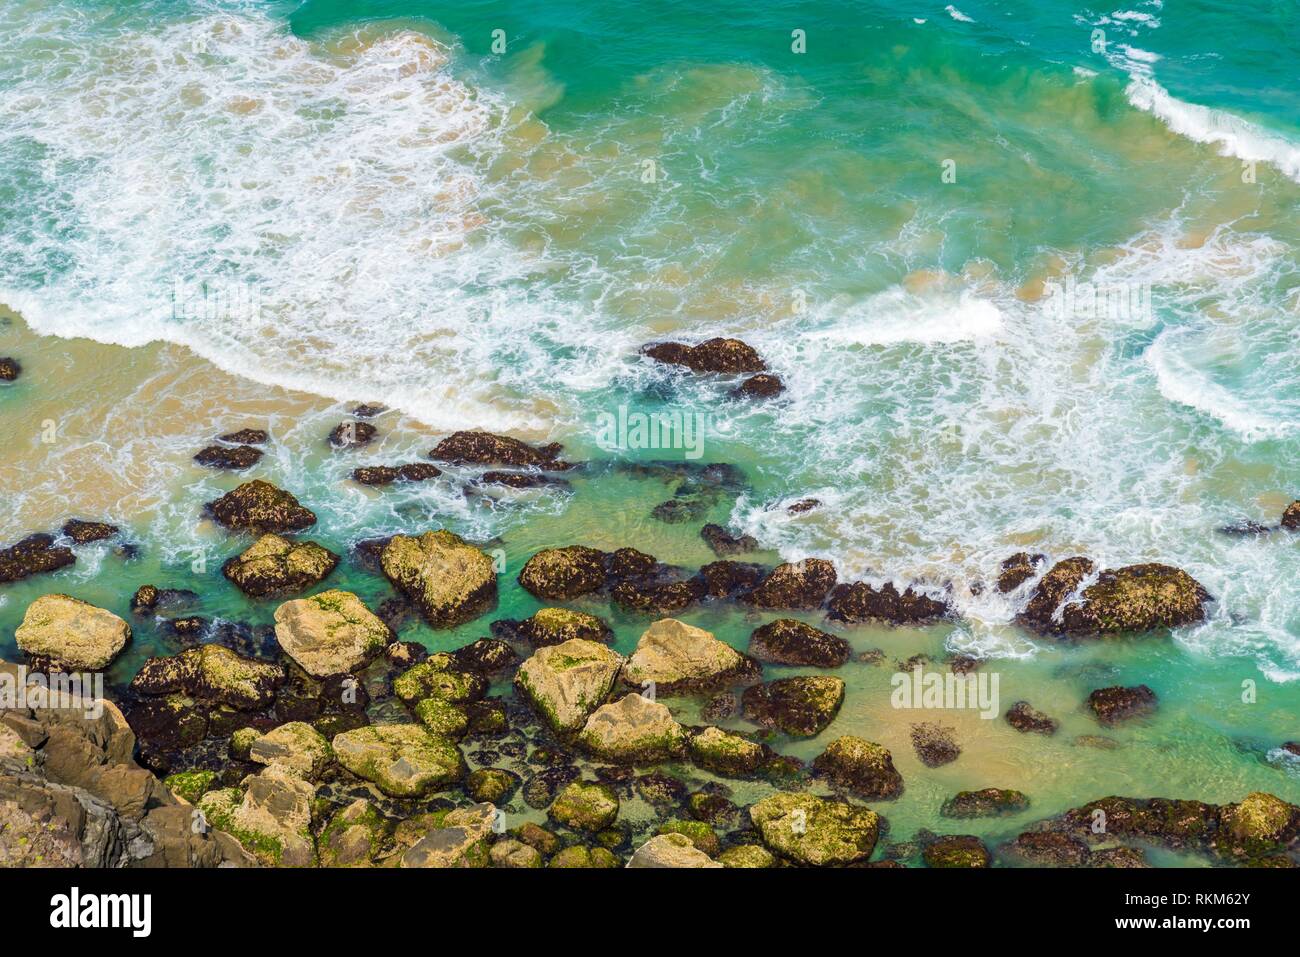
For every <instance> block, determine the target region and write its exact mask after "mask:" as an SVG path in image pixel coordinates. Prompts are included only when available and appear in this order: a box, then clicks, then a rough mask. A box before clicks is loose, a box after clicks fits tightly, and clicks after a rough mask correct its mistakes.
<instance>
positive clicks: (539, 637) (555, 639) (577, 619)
mask: <svg viewBox="0 0 1300 957" xmlns="http://www.w3.org/2000/svg"><path fill="white" fill-rule="evenodd" d="M516 633H517V634H518V635H519V636H520V637H521V638H523V639H524V640H525V641H528V642H529V643H530V644H532V645H534V646H535V647H538V648H540V647H542V646H543V645H559V644H563V643H564V642H566V641H568V640H569V639H570V638H582V639H584V640H585V641H599V642H601V643H602V644H606V645H607V644H609V643H610V642H612V641H613V640H614V630H613V629H612V628H610V627H609V625H607V624H605V623H604V622H603V621H601V620H600V619H599V618H597V617H596V616H595V615H588V614H586V613H585V612H581V611H570V610H569V609H568V608H541V609H539V610H538V611H537V612H536V613H535V614H534V615H533V616H532V617H531V618H526V619H524V620H523V621H521V622H519V624H518V626H517V628H516Z"/></svg>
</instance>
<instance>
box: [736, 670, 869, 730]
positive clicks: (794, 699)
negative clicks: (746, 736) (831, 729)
mask: <svg viewBox="0 0 1300 957" xmlns="http://www.w3.org/2000/svg"><path fill="white" fill-rule="evenodd" d="M843 703H844V682H843V681H841V680H840V679H839V678H832V677H829V676H824V675H801V676H799V677H796V678H780V679H778V680H776V681H769V682H767V683H766V684H761V685H755V686H753V687H752V688H746V689H745V693H744V694H743V695H742V696H741V708H742V709H743V711H744V715H745V717H746V718H747V719H748V720H750V721H752V722H754V723H755V724H757V725H758V726H759V727H762V728H775V729H777V730H780V731H784V732H785V733H786V734H789V735H793V736H796V737H812V736H813V735H816V734H820V733H821V732H822V731H824V730H825V729H826V727H827V725H829V724H830V723H831V722H832V721H833V720H835V715H837V714H838V713H839V710H840V705H841V704H843Z"/></svg>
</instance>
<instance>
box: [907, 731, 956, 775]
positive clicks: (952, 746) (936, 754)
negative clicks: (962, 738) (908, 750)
mask: <svg viewBox="0 0 1300 957" xmlns="http://www.w3.org/2000/svg"><path fill="white" fill-rule="evenodd" d="M911 737H912V749H913V750H914V751H916V756H917V757H918V758H920V759H921V763H922V764H924V765H925V766H926V767H928V768H937V767H941V766H942V765H945V764H951V763H952V762H953V761H956V760H957V758H958V757H959V756H960V755H961V748H960V747H959V746H958V744H957V740H956V738H954V737H953V729H952V728H945V727H943V726H942V725H938V724H935V723H933V722H930V721H923V722H921V723H920V724H914V725H912V732H911Z"/></svg>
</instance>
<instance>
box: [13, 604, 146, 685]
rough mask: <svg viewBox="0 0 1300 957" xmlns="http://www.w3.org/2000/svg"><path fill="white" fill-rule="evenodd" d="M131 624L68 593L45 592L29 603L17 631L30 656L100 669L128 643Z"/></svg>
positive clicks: (79, 668)
mask: <svg viewBox="0 0 1300 957" xmlns="http://www.w3.org/2000/svg"><path fill="white" fill-rule="evenodd" d="M130 637H131V626H130V625H128V624H127V623H126V622H125V621H123V620H122V619H121V618H119V617H117V615H115V614H113V613H112V612H111V611H105V610H104V609H103V608H96V607H95V606H94V605H91V604H88V603H87V602H84V601H80V600H78V599H76V598H71V597H69V596H67V595H43V596H41V597H40V598H38V599H36V600H35V601H34V602H32V603H31V604H30V605H28V606H27V612H26V613H25V614H24V615H23V622H22V624H21V625H19V626H18V628H17V630H16V631H15V632H14V638H15V639H17V641H18V647H19V648H21V649H22V650H23V651H25V652H27V654H29V655H34V656H39V657H44V658H50V659H52V660H54V661H57V662H58V663H59V664H61V665H63V666H64V667H65V668H68V669H70V670H72V671H100V670H102V669H104V668H106V667H107V666H108V664H109V662H111V661H112V660H113V659H114V658H116V657H117V655H118V653H119V652H120V651H121V650H122V649H123V648H124V647H125V646H126V643H127V641H128V640H129V639H130Z"/></svg>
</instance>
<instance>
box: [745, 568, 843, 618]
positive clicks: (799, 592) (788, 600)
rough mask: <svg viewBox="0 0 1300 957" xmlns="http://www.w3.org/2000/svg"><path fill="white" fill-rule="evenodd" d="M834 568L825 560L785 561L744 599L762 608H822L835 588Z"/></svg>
mask: <svg viewBox="0 0 1300 957" xmlns="http://www.w3.org/2000/svg"><path fill="white" fill-rule="evenodd" d="M835 580H836V575H835V566H834V565H832V564H831V563H830V562H829V561H827V560H826V559H824V558H805V559H804V560H803V561H801V562H786V563H785V564H783V565H778V566H777V567H776V568H775V569H773V571H772V574H770V575H768V576H767V577H766V578H765V579H763V581H762V582H761V583H760V584H759V586H758V587H757V588H755V589H754V590H753V591H752V592H750V593H749V594H748V595H746V596H744V600H745V601H747V602H749V603H750V604H752V605H757V606H758V607H759V608H788V609H804V610H812V609H814V608H820V607H821V604H822V602H823V601H825V600H826V593H827V592H829V591H830V590H831V589H832V588H833V587H834V586H835Z"/></svg>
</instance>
